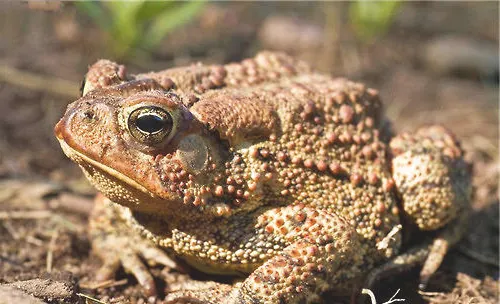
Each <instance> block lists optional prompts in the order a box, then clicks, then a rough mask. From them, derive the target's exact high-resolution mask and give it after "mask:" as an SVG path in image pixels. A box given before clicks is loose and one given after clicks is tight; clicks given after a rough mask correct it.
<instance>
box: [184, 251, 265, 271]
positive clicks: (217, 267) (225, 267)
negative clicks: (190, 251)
mask: <svg viewBox="0 0 500 304" xmlns="http://www.w3.org/2000/svg"><path fill="white" fill-rule="evenodd" d="M180 258H181V259H183V260H184V261H185V262H186V263H188V264H189V265H190V266H192V267H194V268H196V269H197V270H199V271H202V272H204V273H208V274H216V275H237V276H246V275H248V274H250V273H252V272H253V271H254V270H255V269H256V268H257V267H259V266H260V265H262V263H239V264H231V263H227V264H223V263H217V262H212V261H210V258H206V259H203V258H199V257H194V256H187V255H184V256H180Z"/></svg>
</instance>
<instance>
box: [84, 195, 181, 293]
mask: <svg viewBox="0 0 500 304" xmlns="http://www.w3.org/2000/svg"><path fill="white" fill-rule="evenodd" d="M123 208H126V207H122V206H118V205H116V204H114V203H112V202H111V201H110V200H109V199H107V198H105V197H104V196H103V195H100V194H99V195H98V196H97V197H96V200H95V206H94V210H93V212H92V215H91V218H90V225H89V226H90V227H89V237H90V239H91V242H92V251H93V253H94V254H96V255H97V256H99V257H100V258H101V260H102V261H103V266H102V267H101V268H100V269H99V270H98V272H97V274H96V276H95V279H96V280H97V281H106V280H109V279H112V278H113V277H114V275H115V272H116V271H117V270H118V269H119V267H120V266H123V268H124V269H125V271H127V272H130V273H132V274H133V275H134V276H135V277H136V278H137V281H138V282H139V284H141V286H142V287H143V288H144V293H145V294H146V295H148V296H152V295H156V288H155V284H154V280H153V277H152V275H151V274H150V272H149V269H148V267H147V266H146V265H145V264H144V263H143V262H142V260H145V261H146V262H147V263H148V264H150V265H152V264H161V265H164V266H167V267H170V268H175V267H176V265H175V262H174V261H173V260H171V259H170V258H169V257H168V256H167V255H166V254H165V252H164V251H163V250H161V249H159V248H158V247H156V245H155V244H154V243H153V242H151V241H150V240H148V239H145V238H143V237H141V236H140V235H139V234H138V233H137V232H136V231H134V230H133V229H132V228H131V227H129V226H128V225H126V224H125V221H124V220H123V219H122V218H121V216H120V210H121V209H123Z"/></svg>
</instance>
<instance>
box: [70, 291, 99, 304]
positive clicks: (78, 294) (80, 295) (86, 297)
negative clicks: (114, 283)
mask: <svg viewBox="0 0 500 304" xmlns="http://www.w3.org/2000/svg"><path fill="white" fill-rule="evenodd" d="M76 295H77V296H79V297H82V298H85V299H87V300H90V301H92V302H94V303H98V304H107V303H106V302H103V301H99V300H97V299H96V298H92V297H91V296H88V295H86V294H83V293H77V294H76Z"/></svg>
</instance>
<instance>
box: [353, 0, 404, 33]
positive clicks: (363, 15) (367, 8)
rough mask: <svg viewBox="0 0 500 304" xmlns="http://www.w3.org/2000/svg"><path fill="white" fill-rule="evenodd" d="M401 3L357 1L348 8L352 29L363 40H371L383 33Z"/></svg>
mask: <svg viewBox="0 0 500 304" xmlns="http://www.w3.org/2000/svg"><path fill="white" fill-rule="evenodd" d="M402 2H403V1H398V0H394V1H370V0H357V1H355V2H352V3H351V4H350V6H349V18H350V22H351V24H352V26H353V29H354V31H355V33H356V35H358V37H360V38H361V39H364V40H368V41H369V40H371V39H373V38H375V37H377V36H379V35H381V34H383V33H385V32H386V31H387V30H388V28H389V26H390V25H391V23H392V21H393V19H394V16H395V15H396V12H397V10H398V8H399V6H400V5H401V3H402Z"/></svg>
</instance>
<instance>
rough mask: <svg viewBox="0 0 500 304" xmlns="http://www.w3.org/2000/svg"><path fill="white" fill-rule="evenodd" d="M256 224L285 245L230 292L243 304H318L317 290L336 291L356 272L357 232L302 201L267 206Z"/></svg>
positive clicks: (359, 254) (358, 266) (359, 256)
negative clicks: (284, 241)
mask: <svg viewBox="0 0 500 304" xmlns="http://www.w3.org/2000/svg"><path fill="white" fill-rule="evenodd" d="M258 228H260V229H262V230H263V231H264V232H265V233H266V234H274V235H276V236H279V237H283V238H284V239H285V240H286V241H287V242H289V245H288V246H287V247H285V248H284V250H283V251H282V252H281V253H280V254H278V255H276V256H274V257H273V258H271V259H270V260H268V261H267V262H265V263H264V264H263V265H262V266H260V267H259V268H257V269H256V270H255V271H254V272H253V273H252V274H251V275H250V276H249V277H248V278H247V279H246V280H245V281H244V282H243V283H242V285H241V287H240V288H238V289H237V290H236V291H235V292H233V294H238V296H239V297H240V298H241V299H244V301H241V302H243V303H311V302H314V303H318V302H320V298H319V295H320V294H321V293H322V292H324V291H325V290H327V289H338V290H339V291H340V290H342V287H345V286H346V284H347V283H349V282H350V281H352V279H353V278H355V277H357V276H359V275H360V271H361V264H362V256H363V252H362V247H361V244H360V242H359V240H358V235H357V233H356V231H355V229H354V228H353V227H351V226H350V225H349V223H348V222H347V221H345V220H344V219H343V218H341V217H339V216H337V215H335V214H333V213H330V212H327V211H324V210H315V209H312V208H309V207H304V206H302V205H296V206H289V207H283V208H278V209H272V210H269V211H267V212H266V213H264V214H263V215H261V216H260V217H259V218H258ZM343 291H344V290H343ZM344 292H345V291H344Z"/></svg>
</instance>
